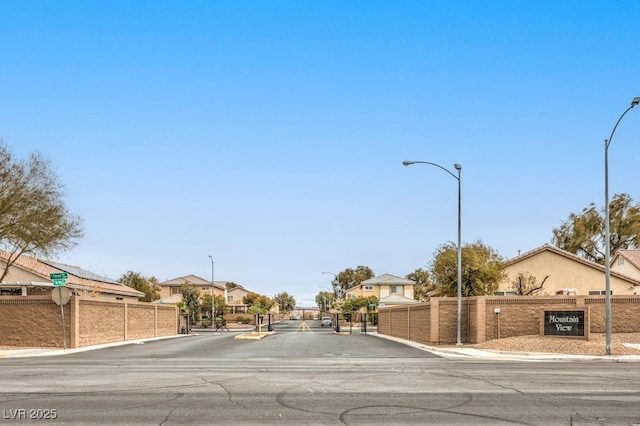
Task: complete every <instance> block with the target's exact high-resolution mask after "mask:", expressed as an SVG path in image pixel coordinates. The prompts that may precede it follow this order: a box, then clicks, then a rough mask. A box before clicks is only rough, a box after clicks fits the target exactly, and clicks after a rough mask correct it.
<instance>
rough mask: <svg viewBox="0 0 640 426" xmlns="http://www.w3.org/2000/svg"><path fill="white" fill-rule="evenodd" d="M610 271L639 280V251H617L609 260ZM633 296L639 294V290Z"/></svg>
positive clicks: (635, 290)
mask: <svg viewBox="0 0 640 426" xmlns="http://www.w3.org/2000/svg"><path fill="white" fill-rule="evenodd" d="M611 271H613V272H619V273H621V274H623V275H626V276H629V277H631V278H635V279H636V280H640V250H618V251H617V252H615V253H614V255H613V259H611ZM633 294H640V288H638V289H634V293H633Z"/></svg>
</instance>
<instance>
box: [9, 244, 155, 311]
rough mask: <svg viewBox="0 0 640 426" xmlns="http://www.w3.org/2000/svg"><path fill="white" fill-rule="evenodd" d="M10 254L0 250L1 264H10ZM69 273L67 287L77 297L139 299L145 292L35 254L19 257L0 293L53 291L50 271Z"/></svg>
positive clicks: (32, 293)
mask: <svg viewBox="0 0 640 426" xmlns="http://www.w3.org/2000/svg"><path fill="white" fill-rule="evenodd" d="M8 257H9V253H7V252H4V251H0V267H2V268H4V267H5V266H6V264H7V259H8ZM62 272H66V273H67V279H66V287H67V288H68V289H69V290H70V291H71V294H72V295H74V296H80V297H90V298H94V299H98V300H121V301H127V302H137V301H138V299H139V298H141V297H144V293H143V292H141V291H138V290H136V289H134V288H131V287H128V286H126V285H124V284H121V283H119V282H118V281H116V280H113V279H111V278H108V277H105V276H103V275H99V274H95V273H93V272H90V271H87V270H85V269H82V268H80V267H78V266H73V265H67V264H64V263H60V262H54V261H52V260H44V259H38V258H36V257H31V256H25V255H22V256H19V257H18V259H17V260H16V261H15V263H14V264H13V265H12V266H11V267H10V268H9V273H8V274H7V276H6V277H5V279H4V281H2V283H0V296H35V295H45V294H50V293H51V291H52V290H53V289H54V285H53V282H52V281H51V279H50V274H53V273H62Z"/></svg>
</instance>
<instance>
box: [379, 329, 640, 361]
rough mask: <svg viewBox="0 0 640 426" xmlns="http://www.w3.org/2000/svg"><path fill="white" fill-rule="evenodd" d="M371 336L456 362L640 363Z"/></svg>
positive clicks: (610, 357)
mask: <svg viewBox="0 0 640 426" xmlns="http://www.w3.org/2000/svg"><path fill="white" fill-rule="evenodd" d="M370 334H371V336H376V337H379V338H381V339H387V340H392V341H394V342H398V343H402V344H405V345H407V346H411V347H414V348H417V349H421V350H424V351H428V352H431V353H433V354H436V355H438V356H441V357H443V358H448V359H456V360H469V361H477V360H493V361H498V360H504V361H526V362H544V361H547V362H548V361H583V362H586V361H602V362H640V355H602V356H591V355H567V354H550V353H541V352H503V351H491V350H484V349H476V348H471V347H465V346H464V345H461V346H452V347H446V348H443V347H437V346H429V345H425V344H422V343H417V342H412V341H409V340H404V339H398V338H397V337H391V336H387V335H384V334H378V333H370Z"/></svg>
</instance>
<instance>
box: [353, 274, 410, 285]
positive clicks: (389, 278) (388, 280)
mask: <svg viewBox="0 0 640 426" xmlns="http://www.w3.org/2000/svg"><path fill="white" fill-rule="evenodd" d="M415 283H416V282H415V281H412V280H408V279H406V278H400V277H397V276H395V275H391V274H382V275H378V276H377V277H373V278H369V279H368V280H364V281H362V282H361V283H360V284H361V285H383V284H387V285H414V284H415Z"/></svg>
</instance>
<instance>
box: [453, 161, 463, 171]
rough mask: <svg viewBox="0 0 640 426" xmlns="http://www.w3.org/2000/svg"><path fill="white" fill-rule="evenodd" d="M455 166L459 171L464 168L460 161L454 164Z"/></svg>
mask: <svg viewBox="0 0 640 426" xmlns="http://www.w3.org/2000/svg"><path fill="white" fill-rule="evenodd" d="M453 167H455V168H456V170H457V171H460V170H462V166H461V165H460V164H458V163H456V164H454V165H453Z"/></svg>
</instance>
